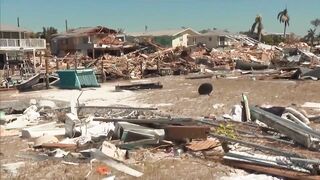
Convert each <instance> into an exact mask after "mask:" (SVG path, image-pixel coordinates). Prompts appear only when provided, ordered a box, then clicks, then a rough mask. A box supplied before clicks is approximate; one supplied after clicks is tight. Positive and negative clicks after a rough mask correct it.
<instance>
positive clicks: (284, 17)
mask: <svg viewBox="0 0 320 180" xmlns="http://www.w3.org/2000/svg"><path fill="white" fill-rule="evenodd" d="M277 19H278V20H279V21H280V23H284V31H283V37H284V38H286V31H287V26H289V20H290V17H289V15H288V10H287V8H286V9H284V10H283V11H281V12H279V14H278V16H277Z"/></svg>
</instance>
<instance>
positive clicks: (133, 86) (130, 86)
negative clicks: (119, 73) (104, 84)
mask: <svg viewBox="0 0 320 180" xmlns="http://www.w3.org/2000/svg"><path fill="white" fill-rule="evenodd" d="M162 88H163V85H162V84H161V83H160V82H156V83H139V84H128V85H117V86H116V87H115V89H116V91H119V90H131V91H133V90H139V89H162Z"/></svg>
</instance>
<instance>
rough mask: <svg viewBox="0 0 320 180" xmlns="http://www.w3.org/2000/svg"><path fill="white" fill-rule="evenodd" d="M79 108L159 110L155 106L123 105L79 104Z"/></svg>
mask: <svg viewBox="0 0 320 180" xmlns="http://www.w3.org/2000/svg"><path fill="white" fill-rule="evenodd" d="M77 108H79V109H83V108H88V109H126V110H146V111H148V110H150V111H152V110H158V108H154V107H123V106H78V107H77Z"/></svg>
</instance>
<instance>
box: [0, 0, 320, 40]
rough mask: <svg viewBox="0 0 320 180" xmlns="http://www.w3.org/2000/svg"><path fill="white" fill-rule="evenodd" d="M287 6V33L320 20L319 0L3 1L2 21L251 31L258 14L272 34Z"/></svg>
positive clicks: (27, 25)
mask: <svg viewBox="0 0 320 180" xmlns="http://www.w3.org/2000/svg"><path fill="white" fill-rule="evenodd" d="M286 4H287V6H288V11H289V15H290V18H291V20H290V27H289V29H288V32H294V33H296V34H299V35H303V34H306V32H307V30H308V29H309V28H311V25H310V21H311V20H313V19H315V18H320V10H319V9H320V0H0V10H1V11H0V20H1V23H4V24H13V25H14V24H16V21H17V20H16V19H17V17H20V25H21V26H22V27H25V28H28V29H31V30H33V31H35V32H36V31H41V27H43V26H53V27H56V28H58V30H59V31H63V30H64V21H65V19H68V24H69V27H73V28H75V27H80V26H82V27H83V26H96V25H103V26H107V27H112V28H115V29H116V28H123V29H125V31H126V32H133V31H143V30H144V27H145V25H147V26H148V28H149V30H160V29H173V28H180V27H182V26H185V27H191V28H194V29H196V30H201V29H205V28H213V27H215V28H219V29H228V30H229V31H233V32H238V31H245V30H248V29H249V28H250V27H251V25H252V23H253V21H254V18H255V16H256V15H257V14H261V15H262V17H263V24H264V27H265V31H267V32H282V31H283V24H280V23H279V21H277V19H276V16H277V13H278V12H279V11H281V10H283V9H284V7H285V5H286Z"/></svg>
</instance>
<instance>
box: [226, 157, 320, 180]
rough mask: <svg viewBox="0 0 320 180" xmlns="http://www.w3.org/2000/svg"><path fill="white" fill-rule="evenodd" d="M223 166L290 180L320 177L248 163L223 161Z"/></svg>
mask: <svg viewBox="0 0 320 180" xmlns="http://www.w3.org/2000/svg"><path fill="white" fill-rule="evenodd" d="M224 164H226V165H229V166H233V167H236V168H241V169H246V170H252V171H255V172H259V173H264V174H271V175H275V176H280V177H286V178H290V179H306V180H318V179H320V176H311V175H310V174H308V173H302V172H296V171H293V170H288V169H281V168H274V167H266V166H260V165H255V164H251V163H248V162H245V163H244V162H239V161H232V160H224Z"/></svg>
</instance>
